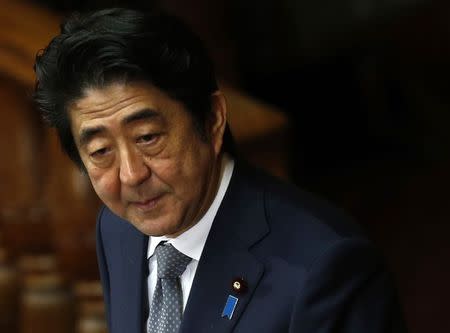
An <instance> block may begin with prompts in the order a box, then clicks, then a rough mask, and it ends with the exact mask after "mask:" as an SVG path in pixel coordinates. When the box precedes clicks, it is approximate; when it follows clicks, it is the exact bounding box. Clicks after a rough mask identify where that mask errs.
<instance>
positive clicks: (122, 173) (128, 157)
mask: <svg viewBox="0 0 450 333" xmlns="http://www.w3.org/2000/svg"><path fill="white" fill-rule="evenodd" d="M150 174H151V172H150V168H149V167H148V166H147V165H146V164H145V161H144V159H143V157H142V156H141V154H140V153H139V152H136V151H133V150H132V149H124V150H123V151H122V154H121V159H120V170H119V178H120V181H121V183H122V184H124V185H128V186H136V185H139V184H141V183H142V182H144V181H145V180H146V179H147V178H148V177H149V176H150Z"/></svg>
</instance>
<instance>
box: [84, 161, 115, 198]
mask: <svg viewBox="0 0 450 333" xmlns="http://www.w3.org/2000/svg"><path fill="white" fill-rule="evenodd" d="M88 174H89V178H90V179H91V182H92V186H93V187H94V190H95V192H96V193H97V195H98V196H99V197H100V199H102V201H104V202H105V203H108V202H109V201H113V200H116V199H118V198H119V197H120V186H118V177H117V176H114V174H113V173H112V172H105V171H102V170H98V169H95V170H88Z"/></svg>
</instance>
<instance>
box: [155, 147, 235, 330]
mask: <svg viewBox="0 0 450 333" xmlns="http://www.w3.org/2000/svg"><path fill="white" fill-rule="evenodd" d="M233 169H234V161H233V160H232V159H231V158H230V157H229V156H228V155H227V154H224V155H223V158H222V165H221V174H220V185H219V188H218V190H217V193H216V196H215V198H214V200H213V202H212V203H211V206H210V207H209V208H208V210H207V211H206V213H205V215H203V217H202V218H201V219H200V221H198V222H197V223H196V224H195V225H194V226H192V227H191V228H190V229H188V230H186V231H185V232H184V233H182V234H181V235H179V236H177V237H175V238H168V237H166V236H160V237H153V236H150V237H149V241H148V251H147V259H149V275H148V278H147V286H148V288H147V290H148V300H149V303H148V304H150V305H151V304H152V298H153V293H154V291H155V288H156V282H157V280H158V277H157V273H156V270H157V265H156V256H153V253H154V252H155V248H156V246H157V245H158V244H159V243H160V242H161V241H167V243H170V244H172V246H173V247H175V248H176V249H177V250H178V251H180V252H181V253H183V254H185V255H187V256H188V257H191V258H192V261H191V262H190V263H189V264H188V265H187V267H186V270H185V271H184V273H183V274H182V275H181V277H180V283H181V290H182V292H183V311H184V309H185V307H186V303H187V300H188V297H189V293H190V291H191V287H192V282H193V280H194V276H195V272H196V270H197V266H198V261H199V260H200V256H201V254H202V251H203V247H204V246H205V243H206V238H207V237H208V234H209V231H210V229H211V226H212V224H213V221H214V218H215V216H216V214H217V211H218V209H219V206H220V204H221V203H222V200H223V197H224V196H225V192H226V191H227V188H228V185H229V183H230V180H231V175H232V174H233ZM147 327H148V320H147Z"/></svg>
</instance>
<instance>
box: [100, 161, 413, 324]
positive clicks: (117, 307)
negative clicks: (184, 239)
mask: <svg viewBox="0 0 450 333" xmlns="http://www.w3.org/2000/svg"><path fill="white" fill-rule="evenodd" d="M147 239H148V238H147V236H145V235H143V234H142V233H140V232H139V231H137V230H136V229H135V228H134V227H133V226H132V225H131V224H130V223H128V222H126V221H125V220H123V219H121V218H119V217H117V216H116V215H114V214H113V213H112V212H111V211H109V210H108V209H107V208H103V209H102V210H101V212H100V214H99V218H98V224H97V251H98V261H99V267H100V273H101V279H102V284H103V288H104V298H105V303H106V310H107V320H108V324H109V328H110V332H111V333H138V332H139V333H141V332H144V326H145V324H144V323H145V321H146V319H147V314H148V304H147V300H146V298H147V290H146V278H147V274H148V268H147V259H146V253H147V251H146V250H147ZM235 278H242V279H243V280H245V281H246V282H247V284H248V290H247V291H246V292H245V293H242V294H236V292H234V291H233V288H232V282H233V281H234V279H235ZM228 295H234V296H236V297H238V299H239V300H238V303H237V306H236V309H235V311H234V314H233V316H232V318H231V320H230V319H228V318H223V317H222V316H221V315H222V311H223V308H224V306H225V303H226V300H227V298H228ZM404 331H405V329H404V327H403V324H402V318H401V314H400V310H399V306H398V304H397V301H396V295H395V291H394V289H393V287H392V285H391V282H390V278H389V275H388V274H387V272H386V270H385V267H384V265H383V261H382V259H381V258H380V256H379V255H378V253H377V251H375V250H374V248H373V247H372V245H371V243H370V242H369V241H368V240H367V239H366V238H365V237H364V236H363V235H362V234H361V233H360V232H359V231H358V229H357V227H356V226H355V225H354V224H352V223H351V222H349V221H348V220H347V218H346V217H344V216H343V215H342V214H341V213H340V212H338V211H337V210H335V209H334V208H331V207H330V206H329V205H327V204H324V203H323V202H321V201H319V200H316V199H314V198H312V197H311V196H310V195H308V194H306V193H303V192H300V191H299V190H297V189H294V188H292V187H289V186H287V185H284V184H281V183H279V182H278V181H276V180H274V179H272V178H270V177H268V176H265V175H263V174H261V173H259V172H256V171H255V170H252V169H251V170H247V169H246V168H243V167H241V166H239V165H237V166H236V167H235V170H234V174H233V177H232V179H231V182H230V185H229V188H228V190H227V193H226V195H225V197H224V200H223V202H222V204H221V207H220V209H219V211H218V214H217V216H216V218H215V220H214V223H213V226H212V229H211V231H210V234H209V236H208V239H207V241H206V245H205V248H204V250H203V254H202V257H201V259H200V262H199V265H198V268H197V273H196V276H195V278H194V282H193V285H192V289H191V293H190V296H189V299H188V303H187V306H186V309H185V312H184V317H183V322H182V325H181V328H180V332H182V333H202V332H213V333H221V332H246V333H252V332H274V333H280V332H304V333H318V332H321V333H325V332H327V333H328V332H345V333H349V332H355V333H372V332H373V333H375V332H376V333H380V332H404Z"/></svg>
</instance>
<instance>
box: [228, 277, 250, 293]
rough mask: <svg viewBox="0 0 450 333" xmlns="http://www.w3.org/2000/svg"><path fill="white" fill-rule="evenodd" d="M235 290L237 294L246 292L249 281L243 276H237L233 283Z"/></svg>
mask: <svg viewBox="0 0 450 333" xmlns="http://www.w3.org/2000/svg"><path fill="white" fill-rule="evenodd" d="M231 287H232V288H233V291H234V292H235V293H237V294H245V293H246V292H247V289H248V285H247V282H246V281H245V280H244V279H242V278H235V279H234V280H233V283H232V284H231Z"/></svg>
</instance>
